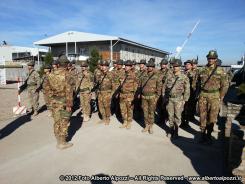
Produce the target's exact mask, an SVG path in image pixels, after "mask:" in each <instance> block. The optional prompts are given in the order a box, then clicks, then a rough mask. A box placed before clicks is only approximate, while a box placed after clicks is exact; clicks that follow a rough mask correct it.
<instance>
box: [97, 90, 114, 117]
mask: <svg viewBox="0 0 245 184" xmlns="http://www.w3.org/2000/svg"><path fill="white" fill-rule="evenodd" d="M98 103H99V111H100V113H101V115H102V119H109V118H110V116H111V109H110V108H111V92H98Z"/></svg>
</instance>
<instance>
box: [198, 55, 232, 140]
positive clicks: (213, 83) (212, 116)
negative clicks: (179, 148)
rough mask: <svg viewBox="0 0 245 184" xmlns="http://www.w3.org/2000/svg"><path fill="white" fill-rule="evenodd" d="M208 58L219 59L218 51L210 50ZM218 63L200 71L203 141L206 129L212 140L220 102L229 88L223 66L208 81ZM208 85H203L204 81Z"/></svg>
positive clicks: (200, 107) (199, 101) (200, 109)
mask: <svg viewBox="0 0 245 184" xmlns="http://www.w3.org/2000/svg"><path fill="white" fill-rule="evenodd" d="M207 58H208V59H212V58H214V59H217V58H218V55H217V53H216V51H209V54H208V55H207ZM215 67H216V65H215V64H214V65H210V66H209V65H207V66H206V67H204V68H203V69H202V70H201V71H200V72H199V78H198V79H199V82H200V83H201V93H200V97H199V100H198V104H199V112H200V129H201V132H202V138H201V142H203V141H205V131H206V130H207V136H208V138H209V141H210V140H211V133H212V131H213V126H214V124H215V123H216V122H217V116H218V113H219V108H220V103H221V100H222V99H223V97H224V96H225V94H226V92H227V88H228V81H227V76H226V73H225V72H224V70H223V69H222V68H221V67H217V69H216V71H215V73H214V74H213V75H212V76H211V78H210V79H209V80H208V82H206V81H207V79H208V77H209V75H210V74H211V73H212V71H213V70H214V68H215ZM205 82H206V85H205V86H204V87H203V85H204V83H205Z"/></svg>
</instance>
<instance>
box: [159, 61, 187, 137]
mask: <svg viewBox="0 0 245 184" xmlns="http://www.w3.org/2000/svg"><path fill="white" fill-rule="evenodd" d="M181 65H182V62H181V60H179V59H175V61H174V63H173V75H171V76H169V77H168V78H167V81H166V86H165V87H164V90H165V95H166V96H167V97H168V104H167V111H168V118H169V126H170V134H171V138H174V139H176V138H178V126H179V125H180V123H181V113H182V111H183V107H184V103H185V102H187V101H188V99H189V97H190V83H189V79H188V77H187V76H186V75H185V74H183V73H181V68H180V67H181Z"/></svg>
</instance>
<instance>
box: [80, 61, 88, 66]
mask: <svg viewBox="0 0 245 184" xmlns="http://www.w3.org/2000/svg"><path fill="white" fill-rule="evenodd" d="M80 66H81V67H88V62H87V61H81V64H80Z"/></svg>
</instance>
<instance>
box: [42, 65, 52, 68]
mask: <svg viewBox="0 0 245 184" xmlns="http://www.w3.org/2000/svg"><path fill="white" fill-rule="evenodd" d="M51 68H52V66H51V65H49V64H46V65H44V66H43V69H51Z"/></svg>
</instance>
